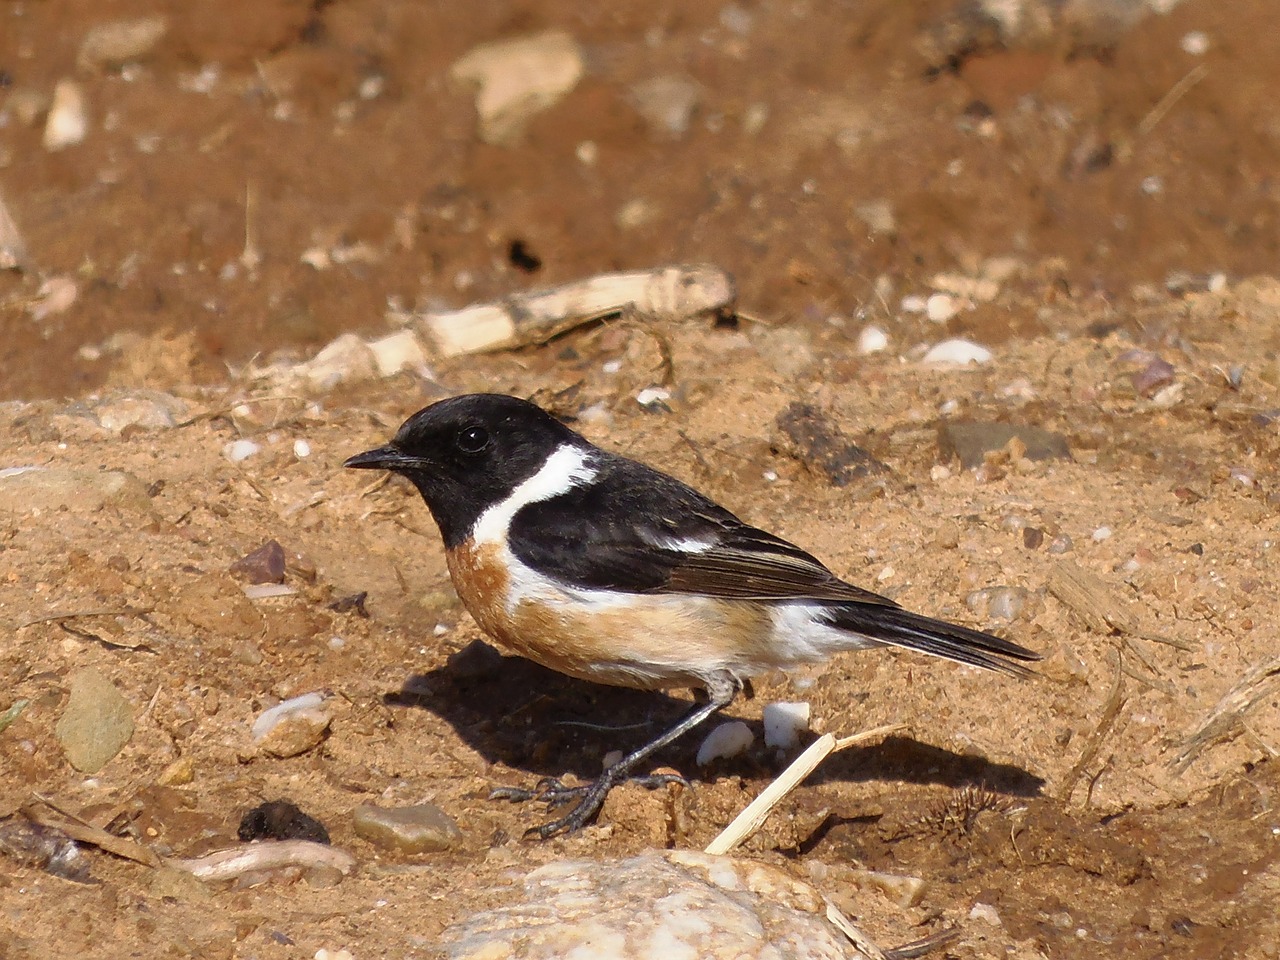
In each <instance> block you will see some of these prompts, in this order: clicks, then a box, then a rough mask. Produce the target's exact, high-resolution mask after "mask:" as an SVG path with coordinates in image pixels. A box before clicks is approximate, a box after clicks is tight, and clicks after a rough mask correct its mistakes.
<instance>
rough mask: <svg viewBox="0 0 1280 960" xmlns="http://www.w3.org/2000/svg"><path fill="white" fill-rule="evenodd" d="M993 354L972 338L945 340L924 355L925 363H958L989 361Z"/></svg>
mask: <svg viewBox="0 0 1280 960" xmlns="http://www.w3.org/2000/svg"><path fill="white" fill-rule="evenodd" d="M992 356H993V354H992V353H991V351H990V350H988V349H987V348H986V347H984V346H982V345H981V344H978V343H974V342H973V341H972V340H962V339H959V338H957V339H954V340H943V341H942V342H941V343H937V344H934V345H933V346H932V347H930V348H929V352H928V353H926V354H925V355H924V358H923V362H924V363H940V364H957V365H965V364H970V363H977V364H982V363H988V362H990V361H991V358H992Z"/></svg>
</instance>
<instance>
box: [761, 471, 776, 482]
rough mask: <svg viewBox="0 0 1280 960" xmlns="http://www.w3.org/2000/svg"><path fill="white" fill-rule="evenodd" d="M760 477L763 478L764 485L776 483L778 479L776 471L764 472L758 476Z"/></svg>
mask: <svg viewBox="0 0 1280 960" xmlns="http://www.w3.org/2000/svg"><path fill="white" fill-rule="evenodd" d="M760 476H762V477H764V481H765V483H776V482H777V479H778V472H777V471H776V470H766V471H765V472H764V473H762V474H760Z"/></svg>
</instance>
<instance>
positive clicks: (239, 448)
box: [222, 440, 262, 463]
mask: <svg viewBox="0 0 1280 960" xmlns="http://www.w3.org/2000/svg"><path fill="white" fill-rule="evenodd" d="M261 449H262V447H260V446H258V445H257V444H256V443H254V442H253V441H252V440H232V441H231V442H230V443H228V444H227V445H226V446H225V447H223V448H222V455H223V456H224V457H226V458H227V459H228V460H230V461H231V462H232V463H239V462H240V461H241V460H248V459H249V458H250V457H252V456H253V455H254V454H255V453H257V452H258V451H259V450H261Z"/></svg>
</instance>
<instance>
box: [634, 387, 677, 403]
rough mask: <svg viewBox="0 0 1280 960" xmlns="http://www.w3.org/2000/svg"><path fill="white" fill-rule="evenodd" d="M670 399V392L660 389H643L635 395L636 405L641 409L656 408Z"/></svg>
mask: <svg viewBox="0 0 1280 960" xmlns="http://www.w3.org/2000/svg"><path fill="white" fill-rule="evenodd" d="M670 399H671V391H670V390H664V389H662V387H645V388H644V389H643V390H641V391H640V392H639V393H637V394H636V403H638V404H640V406H642V407H657V406H661V405H662V404H663V403H665V402H666V401H668V400H670Z"/></svg>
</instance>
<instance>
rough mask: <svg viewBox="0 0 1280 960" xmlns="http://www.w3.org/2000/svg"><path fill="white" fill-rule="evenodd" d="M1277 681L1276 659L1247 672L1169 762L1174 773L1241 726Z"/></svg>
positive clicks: (1279, 675) (1279, 669)
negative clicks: (1247, 714) (1247, 715)
mask: <svg viewBox="0 0 1280 960" xmlns="http://www.w3.org/2000/svg"><path fill="white" fill-rule="evenodd" d="M1278 681H1280V656H1275V657H1272V658H1271V659H1269V660H1264V661H1262V662H1261V663H1259V664H1257V665H1256V666H1254V667H1252V668H1250V669H1249V671H1248V672H1247V673H1245V675H1244V676H1243V677H1241V678H1240V679H1239V680H1238V681H1237V682H1236V684H1235V686H1233V687H1232V688H1231V689H1230V690H1228V691H1227V692H1226V694H1224V695H1223V697H1222V699H1221V700H1219V701H1218V703H1217V705H1216V706H1215V707H1214V708H1213V709H1212V710H1211V711H1209V716H1207V717H1206V718H1205V719H1204V722H1203V723H1201V724H1200V726H1199V727H1197V728H1196V731H1195V733H1193V734H1191V736H1189V737H1187V739H1186V742H1185V743H1184V744H1183V747H1182V749H1181V750H1179V751H1178V755H1177V756H1176V757H1174V758H1173V760H1172V761H1171V762H1170V764H1169V765H1170V766H1171V767H1173V769H1174V770H1175V771H1177V772H1178V773H1181V772H1183V771H1184V770H1186V769H1187V767H1189V766H1190V765H1191V761H1193V760H1195V758H1196V757H1198V756H1199V755H1200V752H1201V751H1202V750H1204V748H1205V747H1207V746H1208V745H1209V744H1210V743H1212V742H1213V741H1214V740H1218V739H1220V738H1222V737H1224V736H1226V735H1227V734H1228V733H1229V732H1230V731H1231V730H1232V728H1233V727H1235V726H1236V724H1237V723H1239V724H1241V725H1243V723H1244V715H1245V714H1246V713H1248V712H1249V711H1250V710H1251V709H1253V707H1254V705H1255V704H1257V702H1258V701H1259V700H1261V699H1262V698H1263V697H1265V696H1267V695H1269V694H1270V693H1271V691H1272V690H1273V689H1274V688H1275V686H1276V683H1277V682H1278Z"/></svg>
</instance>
